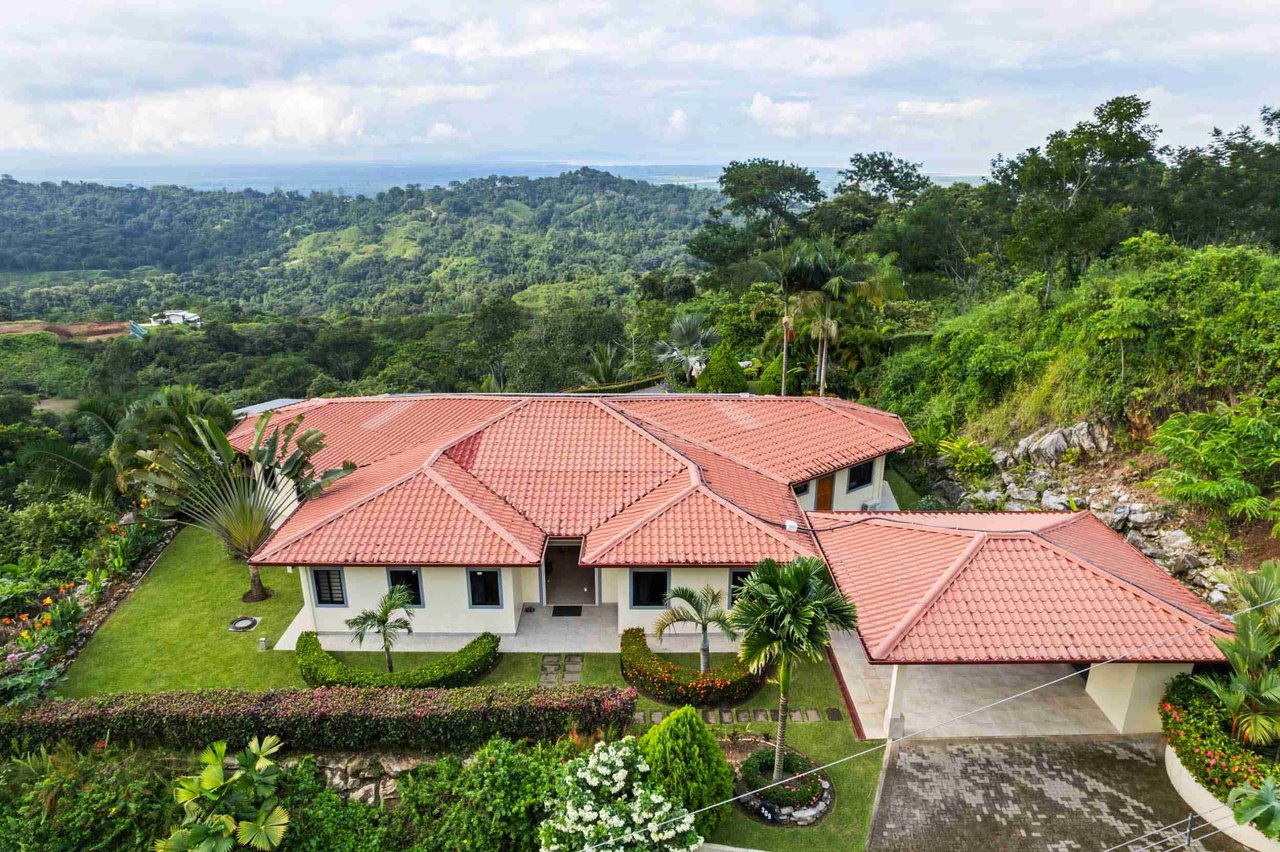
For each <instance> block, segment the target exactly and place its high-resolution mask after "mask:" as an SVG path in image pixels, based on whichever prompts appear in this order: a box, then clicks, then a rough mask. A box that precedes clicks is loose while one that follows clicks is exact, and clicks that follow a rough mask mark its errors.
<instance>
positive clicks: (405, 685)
mask: <svg viewBox="0 0 1280 852" xmlns="http://www.w3.org/2000/svg"><path fill="white" fill-rule="evenodd" d="M498 642H499V639H498V637H497V636H495V635H494V634H492V633H481V634H480V635H479V636H477V637H476V638H474V639H472V640H471V641H470V642H468V643H467V644H466V645H464V646H463V647H461V648H459V649H458V650H457V651H455V652H454V653H452V654H449V655H448V656H447V657H443V658H441V659H438V660H435V661H433V662H430V663H426V664H424V665H421V666H419V667H417V668H415V669H410V670H408V671H402V672H371V671H367V670H365V669H357V668H353V667H352V666H349V665H347V664H346V663H344V662H342V661H341V660H339V659H338V658H337V657H335V656H333V655H332V654H330V653H329V652H328V651H326V650H325V649H324V648H322V647H321V646H320V639H319V638H318V637H317V636H316V634H315V633H314V632H313V631H307V632H306V633H303V634H301V635H300V636H299V637H298V645H297V648H296V649H295V650H294V659H296V660H297V661H298V671H299V672H300V673H301V674H302V679H303V681H304V682H306V684H307V686H369V687H397V688H401V689H427V688H432V687H451V686H466V685H467V684H469V683H474V682H475V681H476V680H477V679H478V678H479V677H480V676H481V675H483V674H484V673H485V672H487V671H489V669H491V668H493V666H494V664H496V663H497V662H498Z"/></svg>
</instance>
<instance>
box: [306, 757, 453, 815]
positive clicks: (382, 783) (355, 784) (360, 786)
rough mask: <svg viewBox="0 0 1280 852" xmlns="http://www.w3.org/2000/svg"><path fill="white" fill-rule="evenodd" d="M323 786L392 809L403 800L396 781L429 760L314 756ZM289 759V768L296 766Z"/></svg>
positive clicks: (416, 758) (422, 758)
mask: <svg viewBox="0 0 1280 852" xmlns="http://www.w3.org/2000/svg"><path fill="white" fill-rule="evenodd" d="M313 757H315V760H316V766H317V767H318V768H319V769H320V774H321V775H322V776H323V777H324V783H325V784H326V785H327V786H328V787H329V788H330V789H332V790H335V791H337V792H338V793H341V794H342V795H344V796H346V797H347V798H350V799H355V800H356V801H358V802H363V803H364V804H366V805H380V806H383V807H389V806H391V805H394V804H395V803H396V802H397V801H399V799H400V792H399V787H398V782H397V778H398V777H399V776H400V775H402V774H404V773H405V772H409V771H411V770H413V769H416V768H417V767H419V766H421V765H422V764H424V763H427V762H428V760H427V758H426V757H424V756H422V755H418V754H367V753H364V752H350V751H335V752H321V753H318V754H315V755H313ZM297 762H298V759H297V758H296V757H294V758H288V759H286V760H285V761H284V764H285V765H286V766H293V765H295V764H297Z"/></svg>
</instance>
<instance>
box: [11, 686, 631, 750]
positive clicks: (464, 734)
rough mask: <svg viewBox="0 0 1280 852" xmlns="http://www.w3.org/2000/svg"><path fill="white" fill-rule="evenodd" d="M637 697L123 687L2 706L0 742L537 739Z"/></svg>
mask: <svg viewBox="0 0 1280 852" xmlns="http://www.w3.org/2000/svg"><path fill="white" fill-rule="evenodd" d="M635 705H636V694H635V691H634V690H631V689H617V688H615V687H591V686H580V685H574V686H564V687H553V688H540V687H515V686H499V687H464V688H462V689H355V688H349V687H334V688H328V689H315V690H312V689H272V690H267V691H265V692H251V691H248V690H241V689H207V690H197V691H190V692H156V693H140V692H133V693H130V692H125V693H118V694H114V695H99V696H95V697H92V698H84V699H79V700H75V701H52V702H48V703H45V704H40V705H36V706H34V707H31V708H27V709H23V710H13V709H11V710H4V711H0V748H7V747H9V744H10V743H11V742H26V743H28V745H29V746H32V747H34V746H37V745H39V744H41V743H54V742H57V741H59V740H67V741H68V742H70V743H72V744H73V745H77V746H81V747H87V746H91V745H93V744H94V743H96V742H98V741H100V740H106V739H108V738H110V740H111V741H112V742H130V741H132V742H138V743H154V744H156V745H166V746H170V747H172V748H201V747H203V746H204V744H206V743H208V742H210V741H212V740H231V741H235V742H244V741H247V740H248V739H249V738H250V737H252V736H254V735H255V734H258V733H259V732H261V733H264V734H265V733H272V734H275V735H276V736H278V737H280V738H282V739H286V740H289V741H292V742H299V743H309V744H317V745H318V744H323V745H324V746H325V747H326V748H332V749H362V748H403V749H408V750H425V751H430V750H437V749H440V750H443V749H451V750H452V749H457V748H465V747H468V746H477V745H480V744H481V743H484V742H486V741H487V740H488V739H489V738H491V737H493V736H495V735H500V736H505V737H509V738H512V739H539V740H542V739H554V738H555V737H558V736H562V735H564V734H565V733H567V732H568V731H570V730H571V729H573V728H575V727H576V728H577V729H578V730H595V729H596V728H605V729H608V728H612V727H617V728H622V727H624V726H625V725H626V724H627V723H629V722H630V721H631V714H632V712H633V711H634V710H635Z"/></svg>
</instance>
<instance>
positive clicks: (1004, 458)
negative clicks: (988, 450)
mask: <svg viewBox="0 0 1280 852" xmlns="http://www.w3.org/2000/svg"><path fill="white" fill-rule="evenodd" d="M991 460H992V461H993V462H995V465H996V467H998V468H1002V469H1003V468H1006V467H1010V466H1011V465H1012V464H1013V456H1012V455H1010V454H1009V453H1008V452H1006V451H1005V450H996V451H994V452H993V453H992V454H991Z"/></svg>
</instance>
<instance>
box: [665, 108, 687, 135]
mask: <svg viewBox="0 0 1280 852" xmlns="http://www.w3.org/2000/svg"><path fill="white" fill-rule="evenodd" d="M688 132H689V116H688V115H687V114H686V113H685V111H684V110H683V109H680V108H679V107H677V108H676V109H673V110H672V111H671V115H669V116H667V127H666V135H667V138H668V139H680V138H681V137H683V136H684V135H685V134H686V133H688Z"/></svg>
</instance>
